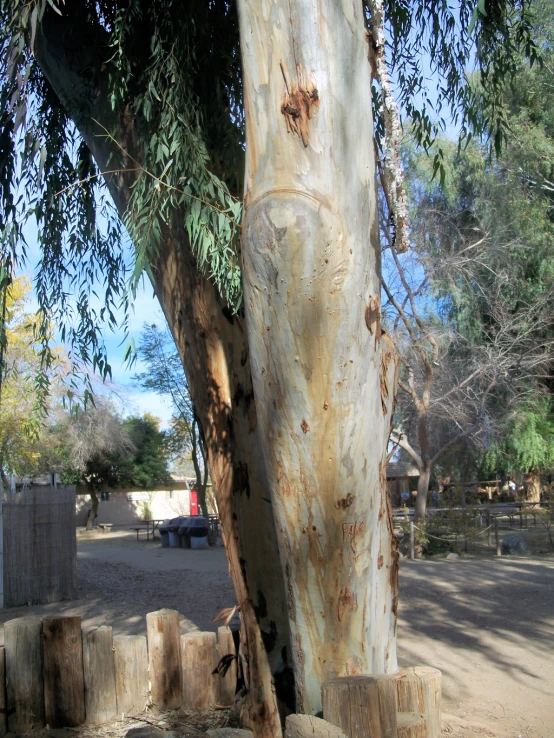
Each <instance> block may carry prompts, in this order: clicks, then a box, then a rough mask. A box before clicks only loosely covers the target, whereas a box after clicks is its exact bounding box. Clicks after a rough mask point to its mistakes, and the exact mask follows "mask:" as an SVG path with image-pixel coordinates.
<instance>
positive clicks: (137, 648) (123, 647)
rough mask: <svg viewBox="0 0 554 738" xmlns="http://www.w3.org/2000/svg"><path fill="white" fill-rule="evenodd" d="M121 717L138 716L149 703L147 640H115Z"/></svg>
mask: <svg viewBox="0 0 554 738" xmlns="http://www.w3.org/2000/svg"><path fill="white" fill-rule="evenodd" d="M113 645H114V656H115V691H116V695H117V714H118V717H121V719H123V716H124V715H136V714H138V713H141V712H143V711H144V708H145V707H146V705H147V703H148V655H147V651H146V638H145V637H144V636H115V638H114V639H113Z"/></svg>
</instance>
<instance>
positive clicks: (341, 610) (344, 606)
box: [337, 585, 358, 623]
mask: <svg viewBox="0 0 554 738" xmlns="http://www.w3.org/2000/svg"><path fill="white" fill-rule="evenodd" d="M357 609H358V597H357V595H356V593H355V592H351V591H350V587H349V586H348V585H347V586H346V587H343V588H342V589H341V591H340V594H339V599H338V603H337V616H338V619H339V623H340V622H342V619H343V617H344V614H345V612H346V611H347V610H352V611H355V610H357Z"/></svg>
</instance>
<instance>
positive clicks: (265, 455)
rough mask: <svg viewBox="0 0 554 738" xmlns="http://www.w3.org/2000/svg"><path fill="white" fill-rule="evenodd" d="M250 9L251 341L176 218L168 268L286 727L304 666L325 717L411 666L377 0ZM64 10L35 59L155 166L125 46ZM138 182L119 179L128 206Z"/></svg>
mask: <svg viewBox="0 0 554 738" xmlns="http://www.w3.org/2000/svg"><path fill="white" fill-rule="evenodd" d="M240 6H241V35H242V46H243V58H244V67H245V69H244V75H245V77H244V78H245V106H246V111H245V112H246V120H247V133H248V166H247V192H246V202H245V205H246V216H245V225H244V239H243V243H244V251H245V294H246V305H245V309H246V312H247V317H248V338H247V335H246V331H245V327H244V325H243V321H242V320H241V319H240V318H230V316H229V313H228V311H226V310H225V309H224V305H223V304H222V302H221V300H219V298H218V297H217V296H216V294H215V291H214V289H213V287H212V286H211V285H210V284H209V282H208V281H207V280H206V279H204V278H203V277H201V276H200V275H199V273H198V271H197V270H196V268H195V261H194V257H193V255H192V253H191V250H190V247H189V245H188V241H187V238H186V234H185V232H184V228H183V223H182V219H181V218H180V214H179V213H178V212H176V213H174V214H173V215H172V217H171V218H170V220H169V224H168V227H167V230H166V232H165V234H164V238H163V240H162V245H161V246H160V248H159V252H158V254H157V257H156V261H155V263H154V264H152V274H153V281H154V285H155V289H156V293H157V295H158V297H159V299H160V302H161V305H162V307H163V310H164V313H165V315H166V318H167V320H168V323H169V326H170V328H171V330H172V333H173V336H174V338H175V341H176V344H177V347H178V349H179V352H180V354H181V358H182V360H183V364H184V367H185V370H186V373H187V377H188V381H189V386H190V389H191V395H192V400H193V403H194V405H195V408H196V410H197V412H198V416H199V419H200V422H201V425H202V430H203V434H204V437H205V439H206V450H207V454H208V461H209V466H210V470H211V474H212V479H213V484H214V490H215V494H216V498H217V504H218V509H219V512H220V517H221V523H222V528H223V532H224V536H225V541H226V547H227V554H228V556H229V564H230V572H231V576H232V578H233V583H234V585H235V591H236V595H237V600H238V604H239V605H240V608H241V618H242V624H243V627H242V640H243V644H244V654H245V667H246V670H245V674H246V678H247V687H248V693H247V701H246V709H245V714H244V718H245V721H246V723H247V724H248V725H249V726H251V727H252V728H253V729H254V732H255V734H256V736H260V737H263V738H265V737H266V736H267V737H268V738H269V736H272V738H277V736H279V735H280V720H279V714H278V707H282V710H281V712H284V711H286V710H291V709H294V707H295V699H294V694H293V695H291V689H292V688H293V678H292V674H291V668H290V667H291V663H292V665H293V666H294V677H295V679H296V698H297V700H298V703H297V705H296V709H298V710H303V711H306V712H318V711H319V710H320V709H321V696H320V689H321V683H322V681H323V680H324V679H326V678H328V677H331V676H336V675H340V674H355V673H360V672H390V671H393V670H394V669H395V668H396V648H395V631H396V603H397V589H396V587H397V553H396V549H395V547H394V539H393V536H392V523H391V516H390V509H389V506H388V500H387V493H386V471H385V469H386V459H385V454H386V447H387V439H388V435H389V430H390V422H391V416H392V404H393V399H394V392H395V371H396V367H395V359H394V351H393V349H392V346H391V344H390V342H389V341H388V339H387V338H386V337H382V336H381V327H380V305H379V293H380V263H379V244H378V229H377V211H376V204H375V182H374V161H373V144H372V136H373V131H372V120H371V84H370V83H371V79H370V70H369V63H368V61H367V42H366V37H365V30H364V23H363V14H362V3H361V0H355V2H354V3H352V2H346V0H342V1H341V0H320V1H319V2H317V3H316V2H315V0H302V1H300V0H298V1H297V2H296V3H294V4H291V3H290V2H288V1H287V2H285V1H284V0H279V1H278V2H271V1H270V0H268V2H267V3H259V2H258V1H256V2H252V3H250V2H246V0H243V2H241V3H240ZM67 12H68V13H70V14H71V13H72V14H73V17H72V18H71V22H69V23H68V22H66V20H65V18H60V17H59V16H57V15H55V14H54V13H52V12H51V11H47V13H46V14H45V21H44V22H43V27H42V29H41V30H40V32H39V33H37V38H36V43H35V51H36V54H37V58H38V59H39V62H40V64H41V66H42V68H43V70H44V72H45V74H46V75H47V77H48V79H49V80H50V82H51V83H52V85H53V87H54V89H55V90H56V92H57V94H58V95H59V96H60V99H61V100H62V102H64V104H66V105H67V106H68V109H69V110H70V111H71V113H72V115H74V120H75V122H76V124H77V126H78V127H79V130H80V131H81V133H82V134H83V136H84V138H85V140H86V141H87V143H88V145H89V147H90V148H91V150H92V152H93V154H94V156H95V157H96V159H97V162H98V164H99V166H100V168H101V169H108V168H110V167H109V166H108V161H109V159H110V154H111V153H112V149H111V145H110V143H109V141H108V140H107V139H106V138H104V137H97V136H95V135H94V131H95V130H97V128H96V125H97V124H96V123H93V121H99V122H100V123H101V124H102V125H103V126H104V127H105V128H106V129H107V130H109V131H110V133H111V134H112V135H113V136H114V138H115V139H116V140H117V141H118V142H119V143H120V144H121V145H122V146H123V148H124V149H125V150H126V151H128V152H129V153H130V154H131V155H132V156H133V157H134V159H135V160H138V161H140V157H141V151H140V147H137V136H136V132H135V131H134V130H133V121H132V119H131V117H130V116H129V115H128V114H127V111H126V110H121V111H117V110H116V111H112V110H111V108H110V102H109V94H108V91H107V90H106V89H105V88H102V84H105V82H103V77H102V63H103V61H104V58H105V54H106V53H108V51H109V50H106V49H102V48H101V43H100V41H99V39H97V38H95V36H94V33H92V32H91V29H90V28H86V29H81V28H79V23H80V18H79V14H78V12H76V11H74V10H73V9H72V8H70V9H69V10H68V11H67ZM87 44H88V45H87ZM76 98H77V99H76ZM123 163H125V162H123ZM132 176H133V175H130V174H126V173H116V174H114V175H113V176H111V177H110V178H108V180H107V181H108V185H109V187H110V190H111V192H112V194H113V197H114V200H115V202H116V205H117V207H118V208H119V210H120V212H121V213H123V212H124V211H125V208H126V205H127V201H128V197H129V192H130V187H131V186H132V183H133V179H132ZM251 367H252V373H251ZM252 375H253V379H254V388H253V385H252ZM254 390H255V395H256V401H255V402H254ZM260 442H261V445H260ZM269 496H270V497H271V499H268V497H269ZM274 518H275V520H276V524H275V522H274ZM277 539H278V543H279V545H277ZM278 549H279V550H278ZM279 553H280V556H281V563H282V569H281V566H280V565H279V560H278V555H279ZM283 579H284V580H285V582H284V581H283ZM285 586H286V592H287V605H288V611H287V610H286V609H285ZM230 604H231V603H230ZM287 615H288V617H287ZM289 624H290V629H291V630H292V638H291V637H289ZM291 643H292V656H291V648H290V645H291Z"/></svg>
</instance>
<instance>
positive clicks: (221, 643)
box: [183, 626, 237, 705]
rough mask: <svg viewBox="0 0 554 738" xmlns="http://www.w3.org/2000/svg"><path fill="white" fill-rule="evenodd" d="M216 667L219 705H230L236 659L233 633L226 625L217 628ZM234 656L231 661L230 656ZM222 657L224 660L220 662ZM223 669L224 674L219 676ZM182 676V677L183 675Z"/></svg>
mask: <svg viewBox="0 0 554 738" xmlns="http://www.w3.org/2000/svg"><path fill="white" fill-rule="evenodd" d="M217 641H218V668H219V674H220V676H219V702H220V704H221V705H232V704H233V700H234V699H235V693H236V691H237V660H236V655H237V652H236V649H235V642H234V640H233V633H232V632H231V629H230V628H228V627H227V626H221V627H220V628H218V629H217ZM233 656H234V657H235V658H234V659H233V660H232V661H231V658H230V657H233ZM222 659H225V661H224V662H223V663H222V661H221V660H222ZM223 669H225V670H226V671H225V675H224V676H221V672H222V670H223ZM183 678H184V677H183Z"/></svg>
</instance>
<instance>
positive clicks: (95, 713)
mask: <svg viewBox="0 0 554 738" xmlns="http://www.w3.org/2000/svg"><path fill="white" fill-rule="evenodd" d="M83 670H84V675H85V708H86V720H87V725H102V723H109V722H111V721H112V720H113V719H114V718H115V716H116V715H117V697H116V689H115V664H114V650H113V637H112V629H111V627H110V626H108V625H103V626H101V627H100V628H92V629H90V630H86V631H83Z"/></svg>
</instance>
